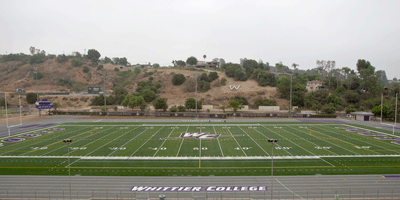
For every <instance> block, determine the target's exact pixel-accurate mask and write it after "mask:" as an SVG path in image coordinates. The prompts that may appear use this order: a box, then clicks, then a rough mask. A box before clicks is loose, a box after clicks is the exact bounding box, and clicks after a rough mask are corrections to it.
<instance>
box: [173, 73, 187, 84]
mask: <svg viewBox="0 0 400 200" xmlns="http://www.w3.org/2000/svg"><path fill="white" fill-rule="evenodd" d="M185 81H186V77H185V76H184V75H183V74H175V75H174V76H173V77H172V84H174V85H182V84H183V83H184V82H185Z"/></svg>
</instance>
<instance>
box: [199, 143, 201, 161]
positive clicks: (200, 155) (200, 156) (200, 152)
mask: <svg viewBox="0 0 400 200" xmlns="http://www.w3.org/2000/svg"><path fill="white" fill-rule="evenodd" d="M199 158H201V139H200V148H199Z"/></svg>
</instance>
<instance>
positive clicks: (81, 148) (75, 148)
mask: <svg viewBox="0 0 400 200" xmlns="http://www.w3.org/2000/svg"><path fill="white" fill-rule="evenodd" d="M85 149H86V147H71V150H85Z"/></svg>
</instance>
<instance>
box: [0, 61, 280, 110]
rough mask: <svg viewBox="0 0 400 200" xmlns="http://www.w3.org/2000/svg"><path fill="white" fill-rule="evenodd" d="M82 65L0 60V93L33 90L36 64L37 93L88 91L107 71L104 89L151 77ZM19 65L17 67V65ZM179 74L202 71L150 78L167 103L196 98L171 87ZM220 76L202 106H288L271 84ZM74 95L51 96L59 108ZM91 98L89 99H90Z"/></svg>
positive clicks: (169, 72) (161, 73)
mask: <svg viewBox="0 0 400 200" xmlns="http://www.w3.org/2000/svg"><path fill="white" fill-rule="evenodd" d="M82 61H83V62H84V64H83V65H82V66H80V67H73V66H72V65H71V60H69V61H67V62H65V63H62V64H60V63H58V62H57V61H56V59H49V60H47V61H46V62H44V63H42V64H35V65H29V64H25V65H22V66H19V63H20V62H5V63H0V72H1V73H0V92H15V90H16V89H17V88H23V89H24V90H25V91H27V92H36V84H35V78H34V72H33V71H34V70H33V69H34V67H38V68H39V71H40V72H41V73H43V78H42V79H41V80H38V88H39V91H40V92H55V91H69V92H72V91H77V92H81V91H87V87H88V86H103V84H104V82H103V76H102V74H103V73H104V71H106V73H107V76H106V87H107V90H110V91H111V88H112V86H113V83H114V84H115V83H116V84H121V83H123V82H125V83H126V85H125V88H127V89H128V91H129V92H130V93H131V92H134V91H135V89H136V86H137V83H138V82H139V81H144V80H148V79H149V77H150V76H148V77H143V74H144V72H143V69H142V72H141V73H140V74H138V75H137V76H127V77H121V76H119V75H118V74H117V72H116V71H114V69H115V68H116V67H117V68H120V67H119V66H115V65H111V64H103V65H104V69H102V70H97V68H96V67H91V66H90V65H91V64H90V62H89V61H87V60H86V61H85V60H82ZM18 66H19V67H18ZM84 66H88V67H89V69H90V71H89V73H84V72H83V67H84ZM127 70H132V71H133V68H130V67H124V68H123V69H120V71H127ZM150 71H154V70H153V69H148V72H150ZM178 73H181V74H183V75H185V76H186V78H187V79H189V78H190V77H195V74H199V75H200V74H201V73H204V72H200V71H189V70H184V69H158V70H157V72H156V73H154V74H153V75H152V76H151V77H153V79H154V80H153V81H154V82H156V81H159V80H161V82H162V87H161V88H160V90H161V93H160V94H158V96H159V97H162V98H167V99H168V104H169V105H183V104H184V102H185V100H186V99H187V98H190V97H195V93H194V92H185V91H184V87H185V84H183V85H180V86H174V85H173V84H172V76H173V75H174V74H178ZM218 75H219V78H218V79H217V80H214V81H213V82H212V83H211V89H210V90H209V91H207V92H205V93H200V92H199V93H198V98H199V99H202V100H203V105H214V106H222V105H227V103H228V101H229V100H230V99H232V98H233V97H234V96H236V95H239V96H244V97H246V98H247V100H248V101H249V103H250V104H253V103H254V99H255V98H257V97H265V98H268V99H275V100H276V101H277V102H278V105H280V106H287V105H288V101H286V100H282V99H277V98H276V88H274V87H260V86H258V84H257V82H256V81H255V80H248V81H246V82H241V81H234V80H233V78H228V77H226V75H225V74H224V73H218ZM223 77H225V78H226V79H227V82H226V84H225V85H221V84H218V82H219V80H220V79H221V78H223ZM60 79H69V80H73V81H74V83H73V86H72V87H71V86H70V87H66V86H59V85H57V82H58V81H59V80H60ZM229 85H234V86H239V85H240V88H239V90H237V91H236V90H232V91H231V90H230V89H229ZM75 98H78V99H79V98H81V97H71V96H69V97H66V98H65V97H63V96H59V97H53V98H50V99H53V100H55V101H58V102H60V103H61V105H62V107H65V106H68V105H67V102H68V101H71V99H73V101H72V103H73V102H74V100H75ZM90 99H91V98H90ZM90 99H89V101H88V102H83V101H80V100H78V101H75V102H76V103H77V102H80V103H79V106H78V107H86V106H88V104H89V102H90Z"/></svg>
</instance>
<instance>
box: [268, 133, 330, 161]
mask: <svg viewBox="0 0 400 200" xmlns="http://www.w3.org/2000/svg"><path fill="white" fill-rule="evenodd" d="M262 127H264V128H265V129H267V130H270V129H268V128H267V127H265V126H262ZM282 130H283V131H285V132H287V133H290V134H292V135H294V136H296V137H298V138H300V139H302V140H304V141H307V142H308V143H311V144H313V145H315V146H319V145H317V144H315V143H314V142H311V141H308V140H306V139H304V138H302V137H300V136H298V135H295V134H293V133H291V132H289V131H287V130H285V129H282ZM270 131H272V132H274V133H275V131H273V130H270ZM325 150H326V151H329V150H328V149H325ZM329 152H331V153H332V154H335V155H338V154H336V153H334V152H332V151H329ZM314 155H315V154H314Z"/></svg>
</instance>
